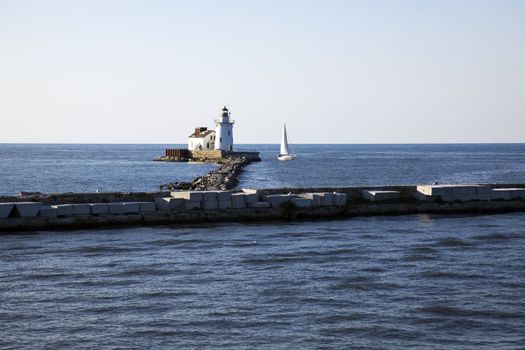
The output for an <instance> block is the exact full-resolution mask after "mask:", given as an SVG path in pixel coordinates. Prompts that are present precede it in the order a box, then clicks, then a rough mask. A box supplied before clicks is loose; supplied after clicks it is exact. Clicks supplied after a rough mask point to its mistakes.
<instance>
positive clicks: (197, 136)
mask: <svg viewBox="0 0 525 350" xmlns="http://www.w3.org/2000/svg"><path fill="white" fill-rule="evenodd" d="M210 134H215V130H204V131H199V130H198V129H195V132H194V133H193V134H191V135H190V136H188V138H195V139H201V138H204V137H206V136H208V135H210Z"/></svg>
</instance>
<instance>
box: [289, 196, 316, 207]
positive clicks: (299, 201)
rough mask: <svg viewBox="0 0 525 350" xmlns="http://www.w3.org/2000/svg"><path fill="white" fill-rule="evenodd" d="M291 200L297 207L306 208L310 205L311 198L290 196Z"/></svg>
mask: <svg viewBox="0 0 525 350" xmlns="http://www.w3.org/2000/svg"><path fill="white" fill-rule="evenodd" d="M291 202H292V203H294V204H295V205H296V206H298V207H299V208H308V207H311V206H312V200H311V199H308V198H292V199H291Z"/></svg>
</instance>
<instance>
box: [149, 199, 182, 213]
mask: <svg viewBox="0 0 525 350" xmlns="http://www.w3.org/2000/svg"><path fill="white" fill-rule="evenodd" d="M185 202H186V200H184V199H182V198H173V197H163V198H155V206H156V208H157V210H160V211H179V210H182V209H184V203H185Z"/></svg>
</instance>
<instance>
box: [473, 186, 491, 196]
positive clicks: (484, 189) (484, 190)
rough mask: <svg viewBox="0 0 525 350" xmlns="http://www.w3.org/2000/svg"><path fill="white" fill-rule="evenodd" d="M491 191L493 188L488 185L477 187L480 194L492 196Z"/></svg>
mask: <svg viewBox="0 0 525 350" xmlns="http://www.w3.org/2000/svg"><path fill="white" fill-rule="evenodd" d="M491 192H492V188H490V187H488V186H478V187H477V189H476V193H477V194H479V195H489V196H490V194H491Z"/></svg>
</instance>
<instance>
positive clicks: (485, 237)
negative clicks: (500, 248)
mask: <svg viewBox="0 0 525 350" xmlns="http://www.w3.org/2000/svg"><path fill="white" fill-rule="evenodd" d="M472 239H476V240H479V241H506V240H509V239H511V237H510V236H507V235H504V234H502V233H492V234H488V235H477V236H473V237H472Z"/></svg>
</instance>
